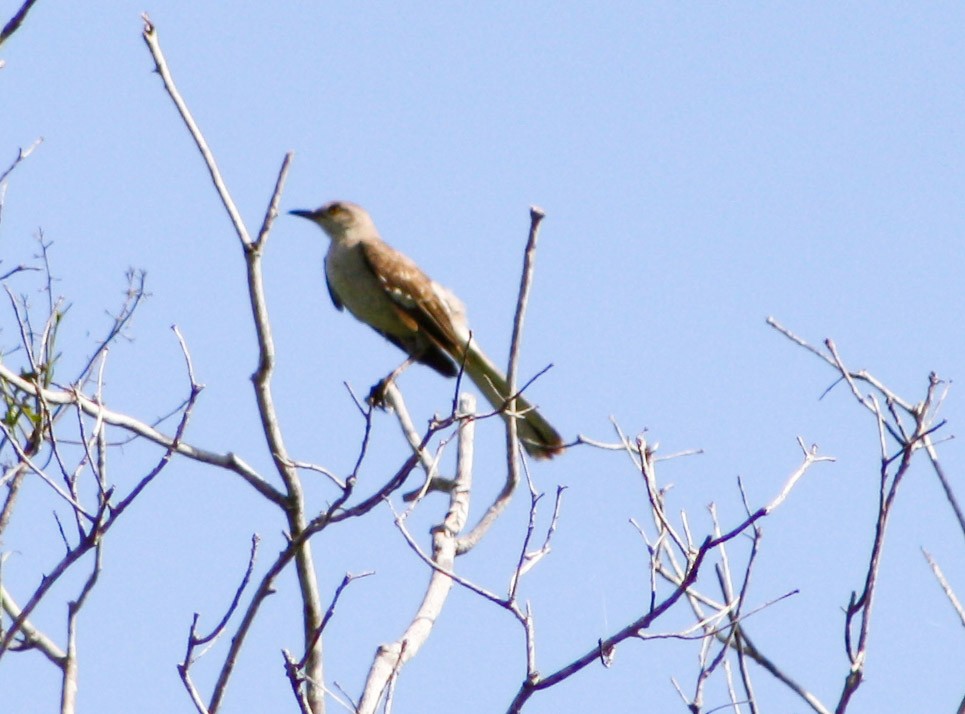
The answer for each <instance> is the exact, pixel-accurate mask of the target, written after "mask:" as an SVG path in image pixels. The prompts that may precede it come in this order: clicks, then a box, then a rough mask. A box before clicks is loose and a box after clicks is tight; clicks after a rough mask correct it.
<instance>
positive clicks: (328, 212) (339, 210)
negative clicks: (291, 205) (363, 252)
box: [289, 201, 375, 240]
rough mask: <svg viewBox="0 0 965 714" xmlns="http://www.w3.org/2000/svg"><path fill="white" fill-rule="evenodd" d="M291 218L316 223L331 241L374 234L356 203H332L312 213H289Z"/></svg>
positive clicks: (369, 218)
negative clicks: (304, 219)
mask: <svg viewBox="0 0 965 714" xmlns="http://www.w3.org/2000/svg"><path fill="white" fill-rule="evenodd" d="M289 213H291V214H292V215H293V216H300V217H302V218H307V219H308V220H310V221H311V222H312V223H317V224H318V225H319V226H321V228H322V230H323V231H325V232H326V233H327V234H328V236H329V238H331V239H332V240H341V239H344V238H345V237H346V236H348V235H349V234H350V233H351V234H352V235H356V236H357V235H359V234H363V233H365V234H367V233H370V232H371V233H374V232H375V224H374V223H373V222H372V217H371V216H370V215H369V214H368V212H367V211H366V210H365V209H364V208H362V207H361V206H359V205H358V204H357V203H351V202H349V201H332V202H331V203H326V204H325V205H324V206H322V207H321V208H316V209H315V210H314V211H303V210H296V211H289Z"/></svg>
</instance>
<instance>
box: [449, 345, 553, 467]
mask: <svg viewBox="0 0 965 714" xmlns="http://www.w3.org/2000/svg"><path fill="white" fill-rule="evenodd" d="M465 370H466V374H468V375H469V377H470V378H471V379H472V381H473V382H474V383H475V384H476V386H477V387H479V390H480V391H481V392H482V393H483V396H485V397H486V400H487V401H488V402H489V403H490V404H492V405H493V409H496V410H500V413H501V414H502V416H503V418H504V419H507V420H509V419H513V418H516V419H517V422H516V424H517V426H516V429H517V432H516V433H517V434H518V435H519V439H520V441H521V442H522V443H523V447H524V448H525V449H526V452H527V453H528V454H529V455H530V456H532V457H534V458H537V459H548V458H551V457H553V456H555V455H556V454H559V453H560V452H562V451H563V438H562V437H561V436H560V434H559V432H558V431H556V429H554V428H553V427H552V425H551V424H550V423H549V422H548V421H546V419H544V418H543V416H542V415H541V414H540V413H539V412H538V411H536V409H535V407H533V405H532V404H530V403H529V402H528V401H527V400H526V399H525V398H524V397H521V396H518V397H516V409H515V411H514V412H513V413H512V414H510V413H508V412H507V411H506V410H505V406H506V399H507V398H508V397H509V396H510V395H509V386H508V385H507V384H506V377H505V376H503V373H502V372H501V371H500V370H499V368H498V367H496V365H494V364H493V363H492V362H491V361H490V360H489V358H488V357H487V356H486V355H485V354H484V353H483V352H482V350H480V349H479V348H478V347H476V346H475V345H472V346H470V347H469V349H468V350H467V354H466V367H465Z"/></svg>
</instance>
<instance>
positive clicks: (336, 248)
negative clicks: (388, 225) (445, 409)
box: [289, 201, 563, 458]
mask: <svg viewBox="0 0 965 714" xmlns="http://www.w3.org/2000/svg"><path fill="white" fill-rule="evenodd" d="M289 213H290V214H291V215H294V216H299V217H301V218H305V219H307V220H309V221H311V222H312V223H315V224H316V225H318V226H319V227H320V228H321V229H322V230H323V231H324V232H325V234H326V235H327V236H328V237H329V239H330V240H331V242H330V243H329V247H328V253H327V254H326V256H325V281H326V284H327V286H328V293H329V295H330V296H331V298H332V302H333V303H334V304H335V307H336V308H337V309H338V310H340V311H341V310H343V309H346V308H347V309H348V311H349V312H350V313H351V314H352V315H353V316H354V317H355V318H356V319H358V320H359V321H360V322H363V323H365V324H367V325H368V326H369V327H371V328H372V329H373V330H375V331H376V332H378V333H379V334H380V335H382V336H383V337H384V338H385V339H387V340H388V341H389V342H391V343H392V344H394V345H395V346H396V347H398V348H399V349H401V350H402V351H403V352H405V353H406V355H407V356H408V357H407V360H406V362H405V363H403V365H402V366H401V367H400V368H399V369H398V370H396V371H395V372H393V373H392V375H390V376H389V377H388V378H387V381H391V380H392V379H394V378H395V377H396V376H397V375H398V373H400V372H401V371H402V370H403V369H405V368H406V367H407V366H408V365H409V364H410V363H412V362H418V363H421V364H424V365H426V366H428V367H431V368H432V369H434V370H435V371H436V372H438V373H439V374H441V375H443V376H445V377H455V376H456V375H457V374H459V371H460V369H462V370H464V372H465V374H467V375H468V376H469V378H470V379H472V381H473V382H474V383H475V385H476V387H478V388H479V390H480V391H481V392H482V394H483V396H485V398H486V400H487V401H488V402H489V403H490V404H491V405H492V406H493V408H494V409H496V410H497V411H498V412H500V414H502V416H503V418H504V419H518V421H517V435H518V436H519V439H520V441H521V442H522V444H523V447H524V448H525V449H526V452H527V453H528V454H530V455H531V456H533V457H535V458H550V457H553V456H555V455H557V454H559V453H561V452H562V451H563V439H562V437H561V436H560V434H559V432H558V431H556V429H554V428H553V426H552V425H551V424H550V423H549V422H548V421H547V420H546V419H545V418H544V417H543V416H542V415H541V414H540V413H539V412H538V411H537V410H536V408H535V407H533V406H532V405H531V404H530V403H529V402H528V401H527V400H526V399H525V398H524V397H522V396H520V395H516V405H515V410H514V412H513V413H512V414H509V413H507V411H506V402H507V400H508V399H509V397H511V396H513V395H511V394H509V386H508V384H507V382H506V377H505V375H503V373H502V372H501V371H500V369H499V368H498V367H496V365H495V364H493V362H492V360H491V359H489V357H487V356H486V353H485V352H483V351H482V349H481V348H480V347H479V344H478V343H477V342H476V339H475V337H474V336H473V335H472V333H471V332H470V330H469V324H468V321H467V318H466V308H465V306H464V305H463V303H462V301H460V300H459V298H458V297H456V295H455V294H454V293H453V292H452V291H451V290H449V289H448V288H446V287H444V286H442V285H440V284H439V283H437V282H435V281H434V280H432V279H431V278H430V277H429V276H428V275H426V274H425V273H424V272H422V270H421V269H420V268H419V266H418V265H416V263H415V262H414V261H413V260H412V259H410V258H409V257H408V256H406V255H404V254H403V253H401V252H399V251H398V250H396V249H395V248H393V247H391V246H390V245H389V244H387V243H386V242H385V241H383V240H382V238H381V237H380V236H379V232H378V230H377V229H376V227H375V222H374V221H373V220H372V217H371V216H370V215H369V214H368V212H367V211H366V210H365V209H364V208H362V207H361V206H359V205H357V204H355V203H351V202H348V201H332V202H330V203H326V204H325V205H323V206H321V207H320V208H317V209H315V210H293V211H289Z"/></svg>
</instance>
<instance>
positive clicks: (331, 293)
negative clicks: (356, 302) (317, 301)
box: [325, 273, 345, 310]
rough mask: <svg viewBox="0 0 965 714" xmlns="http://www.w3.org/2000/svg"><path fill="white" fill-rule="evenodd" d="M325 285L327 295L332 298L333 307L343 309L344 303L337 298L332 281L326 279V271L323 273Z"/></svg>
mask: <svg viewBox="0 0 965 714" xmlns="http://www.w3.org/2000/svg"><path fill="white" fill-rule="evenodd" d="M325 287H326V288H328V296H329V297H330V298H332V304H333V305H334V306H335V309H336V310H344V309H345V305H344V304H343V303H342V301H341V300H339V299H338V295H336V294H335V290H333V289H332V283H331V281H329V279H328V273H326V274H325Z"/></svg>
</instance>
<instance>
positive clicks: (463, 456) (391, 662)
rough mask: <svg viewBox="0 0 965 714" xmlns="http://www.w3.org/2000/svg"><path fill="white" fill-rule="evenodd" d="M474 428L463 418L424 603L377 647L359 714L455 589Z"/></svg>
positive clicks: (374, 704) (381, 693)
mask: <svg viewBox="0 0 965 714" xmlns="http://www.w3.org/2000/svg"><path fill="white" fill-rule="evenodd" d="M475 411H476V398H475V397H474V396H473V395H471V394H463V395H462V396H461V397H460V404H459V413H460V414H473V413H475ZM475 428H476V427H475V422H474V421H473V420H472V419H466V420H463V422H462V423H461V424H460V427H459V441H458V449H457V456H456V478H455V481H454V482H453V485H452V488H451V489H450V490H449V508H448V510H447V511H446V515H445V517H444V518H443V520H442V523H440V524H439V525H437V526H435V527H434V528H433V529H432V557H431V560H429V562H430V564H431V565H432V573H431V575H430V576H429V584H428V586H427V587H426V593H425V595H424V596H423V598H422V603H421V604H420V605H419V609H418V611H417V612H416V614H415V617H413V618H412V621H411V623H410V624H409V626H408V627H407V628H406V630H405V632H404V633H403V634H402V636H401V637H400V638H399V639H398V640H396V641H395V642H393V643H390V644H387V645H382V646H380V647H379V648H378V650H377V652H376V655H375V659H374V660H373V662H372V666H371V668H370V669H369V673H368V676H367V677H366V679H365V688H364V690H363V692H362V697H361V699H360V700H359V704H358V707H357V708H356V712H357V713H358V714H374V712H375V711H376V710H377V708H378V706H379V702H381V701H382V700H383V698H384V697H385V696H386V695H387V693H388V692H389V691H390V688H391V686H392V684H393V682H394V681H395V679H396V678H397V677H398V675H399V672H400V671H401V668H402V666H403V665H404V664H405V663H406V662H408V661H409V660H410V659H412V658H413V657H415V655H416V654H417V653H418V652H419V650H420V649H421V648H422V645H423V644H424V643H425V641H426V639H427V638H428V637H429V634H430V632H431V631H432V627H433V626H434V625H435V622H436V618H438V617H439V613H440V612H442V608H443V606H444V605H445V603H446V600H447V598H448V596H449V592H450V591H451V589H452V577H451V576H450V575H449V573H451V572H453V565H454V564H455V559H456V536H457V535H458V534H459V532H460V531H461V530H462V529H463V528H464V527H465V525H466V518H467V517H468V514H469V500H470V493H471V490H472V463H473V443H474V437H475ZM404 517H405V516H404V514H402V515H397V516H396V519H395V522H396V526H397V527H398V528H399V529H400V530H401V531H402V534H403V536H404V537H405V538H406V542H408V543H409V545H410V546H411V547H413V548H414V549H415V550H416V552H417V553H419V554H420V556H421V555H422V554H421V552H420V551H419V549H418V546H417V545H416V544H415V542H414V541H413V540H412V539H411V536H409V534H408V532H407V531H406V528H405V524H404Z"/></svg>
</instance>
